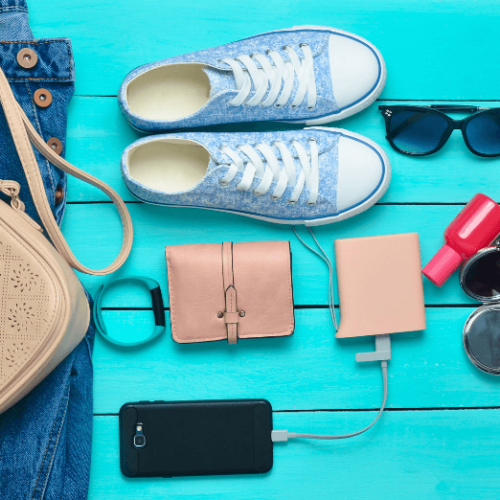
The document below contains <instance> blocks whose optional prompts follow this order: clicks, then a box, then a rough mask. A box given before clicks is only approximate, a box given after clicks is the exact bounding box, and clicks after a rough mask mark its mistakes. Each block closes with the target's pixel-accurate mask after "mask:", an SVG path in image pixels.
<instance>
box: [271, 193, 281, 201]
mask: <svg viewBox="0 0 500 500" xmlns="http://www.w3.org/2000/svg"><path fill="white" fill-rule="evenodd" d="M271 200H272V201H278V200H279V196H274V195H273V194H272V195H271Z"/></svg>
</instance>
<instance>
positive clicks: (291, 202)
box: [286, 200, 297, 205]
mask: <svg viewBox="0 0 500 500" xmlns="http://www.w3.org/2000/svg"><path fill="white" fill-rule="evenodd" d="M286 202H287V203H288V204H289V205H295V203H297V202H296V201H293V200H286Z"/></svg>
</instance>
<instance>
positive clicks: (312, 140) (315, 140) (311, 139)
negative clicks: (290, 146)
mask: <svg viewBox="0 0 500 500" xmlns="http://www.w3.org/2000/svg"><path fill="white" fill-rule="evenodd" d="M309 142H315V143H316V144H318V139H316V137H310V138H309Z"/></svg>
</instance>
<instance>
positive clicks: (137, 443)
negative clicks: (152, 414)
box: [134, 423, 146, 448]
mask: <svg viewBox="0 0 500 500" xmlns="http://www.w3.org/2000/svg"><path fill="white" fill-rule="evenodd" d="M145 446H146V436H145V435H144V427H143V425H142V424H141V423H138V424H136V426H135V436H134V448H144V447H145Z"/></svg>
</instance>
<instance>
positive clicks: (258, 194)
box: [252, 189, 262, 196]
mask: <svg viewBox="0 0 500 500" xmlns="http://www.w3.org/2000/svg"><path fill="white" fill-rule="evenodd" d="M252 194H253V195H254V196H262V193H256V192H255V189H254V190H253V191H252Z"/></svg>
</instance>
